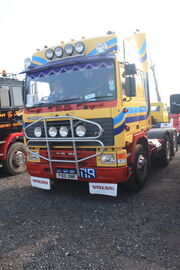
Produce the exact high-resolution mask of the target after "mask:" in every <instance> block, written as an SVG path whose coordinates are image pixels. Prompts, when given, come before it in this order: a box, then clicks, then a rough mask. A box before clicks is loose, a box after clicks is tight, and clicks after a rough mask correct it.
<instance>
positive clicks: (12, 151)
mask: <svg viewBox="0 0 180 270" xmlns="http://www.w3.org/2000/svg"><path fill="white" fill-rule="evenodd" d="M3 169H4V171H5V172H6V173H8V174H10V175H15V174H18V173H22V172H24V171H26V149H25V146H24V144H23V143H20V142H16V143H13V144H12V145H10V147H9V149H8V153H7V156H6V160H5V161H4V162H3Z"/></svg>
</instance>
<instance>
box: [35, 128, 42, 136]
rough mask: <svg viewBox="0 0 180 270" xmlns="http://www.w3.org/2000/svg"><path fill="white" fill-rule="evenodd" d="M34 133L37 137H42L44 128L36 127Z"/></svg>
mask: <svg viewBox="0 0 180 270" xmlns="http://www.w3.org/2000/svg"><path fill="white" fill-rule="evenodd" d="M34 135H35V136H36V137H41V135H42V128H41V127H35V129H34Z"/></svg>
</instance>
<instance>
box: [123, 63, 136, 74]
mask: <svg viewBox="0 0 180 270" xmlns="http://www.w3.org/2000/svg"><path fill="white" fill-rule="evenodd" d="M124 69H125V75H126V76H128V75H129V76H130V75H135V74H136V73H137V69H136V65H135V64H125V66H124Z"/></svg>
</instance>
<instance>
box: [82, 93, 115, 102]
mask: <svg viewBox="0 0 180 270" xmlns="http://www.w3.org/2000/svg"><path fill="white" fill-rule="evenodd" d="M113 96H114V95H113V94H111V95H110V96H108V95H106V96H98V97H90V98H86V99H83V100H82V102H80V103H78V104H82V103H85V102H87V101H90V100H92V101H96V100H97V99H101V98H107V97H108V98H109V97H113Z"/></svg>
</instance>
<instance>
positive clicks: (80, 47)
mask: <svg viewBox="0 0 180 270" xmlns="http://www.w3.org/2000/svg"><path fill="white" fill-rule="evenodd" d="M74 48H75V51H76V52H77V53H83V51H84V49H85V46H84V43H82V42H77V43H76V44H75V46H74Z"/></svg>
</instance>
